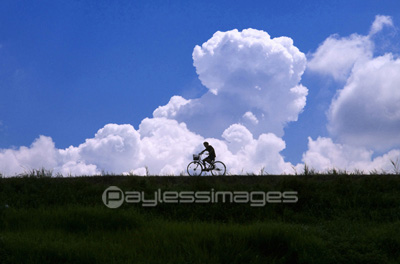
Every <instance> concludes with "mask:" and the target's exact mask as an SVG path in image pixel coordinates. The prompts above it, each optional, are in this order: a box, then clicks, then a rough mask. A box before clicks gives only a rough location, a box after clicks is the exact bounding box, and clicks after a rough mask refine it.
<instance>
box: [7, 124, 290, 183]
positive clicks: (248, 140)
mask: <svg viewBox="0 0 400 264" xmlns="http://www.w3.org/2000/svg"><path fill="white" fill-rule="evenodd" d="M222 137H223V139H216V138H203V137H202V136H200V135H197V134H195V133H193V132H191V131H189V130H188V129H187V127H186V124H184V123H178V122H177V121H176V120H172V119H166V118H146V119H144V120H143V121H142V122H141V124H140V125H139V129H138V130H136V129H135V128H134V127H133V126H131V125H117V124H107V125H106V126H104V127H103V128H101V129H100V130H99V131H98V132H97V133H96V134H95V136H94V137H93V138H90V139H87V140H86V141H85V142H84V143H82V144H80V145H79V146H77V147H73V146H71V147H69V148H66V149H57V148H55V145H54V142H53V141H52V139H51V138H50V137H45V136H40V137H39V138H38V139H37V140H35V142H34V143H33V144H32V145H31V146H30V147H21V148H19V149H15V150H0V171H1V172H2V173H3V174H4V175H6V176H13V175H16V174H20V173H24V172H29V171H31V170H32V169H40V168H46V169H51V170H52V171H53V173H54V174H58V173H60V174H62V175H64V176H75V175H96V174H101V173H103V172H106V173H107V172H109V173H117V174H129V173H130V174H135V175H146V174H147V173H150V174H153V175H179V174H182V173H183V174H185V173H186V166H187V164H188V163H189V162H190V161H191V159H192V154H195V153H199V152H200V151H201V150H203V146H202V143H203V142H204V141H205V140H207V141H208V142H210V143H211V144H212V145H213V146H214V147H215V149H216V151H217V159H219V160H222V161H223V162H224V163H225V164H226V165H227V167H228V169H229V170H228V172H229V173H260V172H261V171H262V170H263V172H264V173H282V172H286V173H289V172H291V171H292V169H291V165H290V163H286V162H284V159H283V157H282V156H281V155H280V152H281V151H282V150H283V149H284V148H285V142H284V141H283V140H282V139H281V138H278V137H277V136H275V135H274V134H271V133H269V134H261V135H260V136H259V138H258V139H254V138H253V135H252V134H251V133H250V131H249V130H248V129H247V128H245V127H244V126H243V125H240V124H233V125H231V126H230V127H229V128H228V129H226V130H225V131H224V132H223V135H222Z"/></svg>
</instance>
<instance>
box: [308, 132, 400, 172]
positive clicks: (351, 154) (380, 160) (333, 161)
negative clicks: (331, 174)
mask: <svg viewBox="0 0 400 264" xmlns="http://www.w3.org/2000/svg"><path fill="white" fill-rule="evenodd" d="M372 155H373V151H371V150H368V149H367V148H364V147H354V146H350V145H346V144H336V143H334V142H333V141H332V139H330V138H324V137H318V138H317V140H312V139H311V138H308V150H307V152H305V153H304V154H303V162H304V163H305V164H307V165H308V166H309V167H311V168H314V169H316V170H317V171H327V170H331V169H340V170H348V171H354V170H360V171H363V172H364V173H369V172H371V171H375V170H377V171H379V172H380V171H385V172H391V171H393V165H392V164H391V161H396V160H397V159H398V157H399V156H400V150H391V151H389V152H388V153H387V154H384V155H383V156H379V157H376V158H374V159H373V158H372Z"/></svg>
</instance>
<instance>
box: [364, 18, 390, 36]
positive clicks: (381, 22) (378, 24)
mask: <svg viewBox="0 0 400 264" xmlns="http://www.w3.org/2000/svg"><path fill="white" fill-rule="evenodd" d="M384 26H387V27H394V25H393V20H392V18H391V17H390V16H382V15H377V16H376V17H375V21H374V23H372V26H371V29H370V31H369V35H370V36H372V35H374V34H376V33H378V32H380V31H381V30H382V29H383V27H384Z"/></svg>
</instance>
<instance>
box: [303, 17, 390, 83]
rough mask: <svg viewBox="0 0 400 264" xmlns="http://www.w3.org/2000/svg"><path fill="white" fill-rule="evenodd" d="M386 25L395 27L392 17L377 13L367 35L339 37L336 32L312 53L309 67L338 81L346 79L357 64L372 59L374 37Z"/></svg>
mask: <svg viewBox="0 0 400 264" xmlns="http://www.w3.org/2000/svg"><path fill="white" fill-rule="evenodd" d="M384 26H388V27H394V26H393V21H392V18H391V17H390V16H381V15H377V16H376V17H375V20H374V22H373V23H372V25H371V29H370V32H369V35H367V36H363V35H359V34H352V35H350V36H349V37H339V35H337V34H334V35H332V36H330V37H328V38H327V39H326V40H325V41H324V42H323V43H322V44H321V45H320V46H319V47H318V49H317V50H316V51H315V52H314V53H313V54H311V55H310V60H309V62H308V64H307V66H308V69H309V70H311V71H313V72H317V73H319V74H323V75H327V76H331V77H333V78H334V79H335V80H337V81H345V80H346V79H347V78H348V77H349V75H350V74H351V70H352V69H353V67H354V66H355V65H357V64H360V65H362V64H364V63H365V62H366V61H368V60H370V59H372V57H373V53H374V49H375V43H374V38H373V37H374V35H375V34H377V33H378V32H380V31H382V29H383V27H384Z"/></svg>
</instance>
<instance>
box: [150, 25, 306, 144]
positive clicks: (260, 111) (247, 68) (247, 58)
mask: <svg viewBox="0 0 400 264" xmlns="http://www.w3.org/2000/svg"><path fill="white" fill-rule="evenodd" d="M193 61H194V63H193V64H194V66H195V67H196V71H197V73H198V75H199V79H200V80H201V82H202V83H203V85H205V86H206V87H207V88H208V89H209V92H208V93H206V94H204V95H203V96H202V97H201V98H197V99H191V100H186V99H184V98H182V97H179V96H174V97H172V98H171V100H170V102H169V103H168V104H167V105H165V106H162V107H159V108H158V109H156V110H155V111H154V113H153V116H154V117H167V118H173V119H176V120H178V121H179V122H185V123H186V124H187V126H188V128H189V129H190V130H191V131H194V132H196V133H199V134H201V135H203V136H205V137H220V136H221V134H222V133H223V131H224V130H225V129H226V128H228V127H229V126H230V125H231V124H235V123H241V124H243V125H245V126H246V127H247V129H249V130H250V131H251V133H252V134H254V135H256V136H259V135H260V134H262V133H268V132H270V133H274V134H276V135H278V136H282V135H283V128H284V126H285V125H286V124H287V123H288V122H290V121H296V120H297V118H298V115H299V113H300V112H301V111H302V110H303V108H304V106H305V103H306V96H307V92H308V90H307V88H305V87H304V86H302V85H301V84H300V83H299V82H300V80H301V76H302V74H303V72H304V69H305V65H306V58H305V55H304V54H303V53H302V52H300V51H299V50H298V49H297V48H296V47H295V46H294V45H293V41H292V39H290V38H288V37H279V38H273V39H271V37H270V36H269V35H268V33H266V32H264V31H261V30H255V29H247V30H243V31H242V32H239V31H238V30H231V31H227V32H216V33H215V34H214V35H213V37H212V38H211V39H209V40H208V41H207V42H205V43H204V44H203V45H202V46H196V47H195V48H194V51H193Z"/></svg>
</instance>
